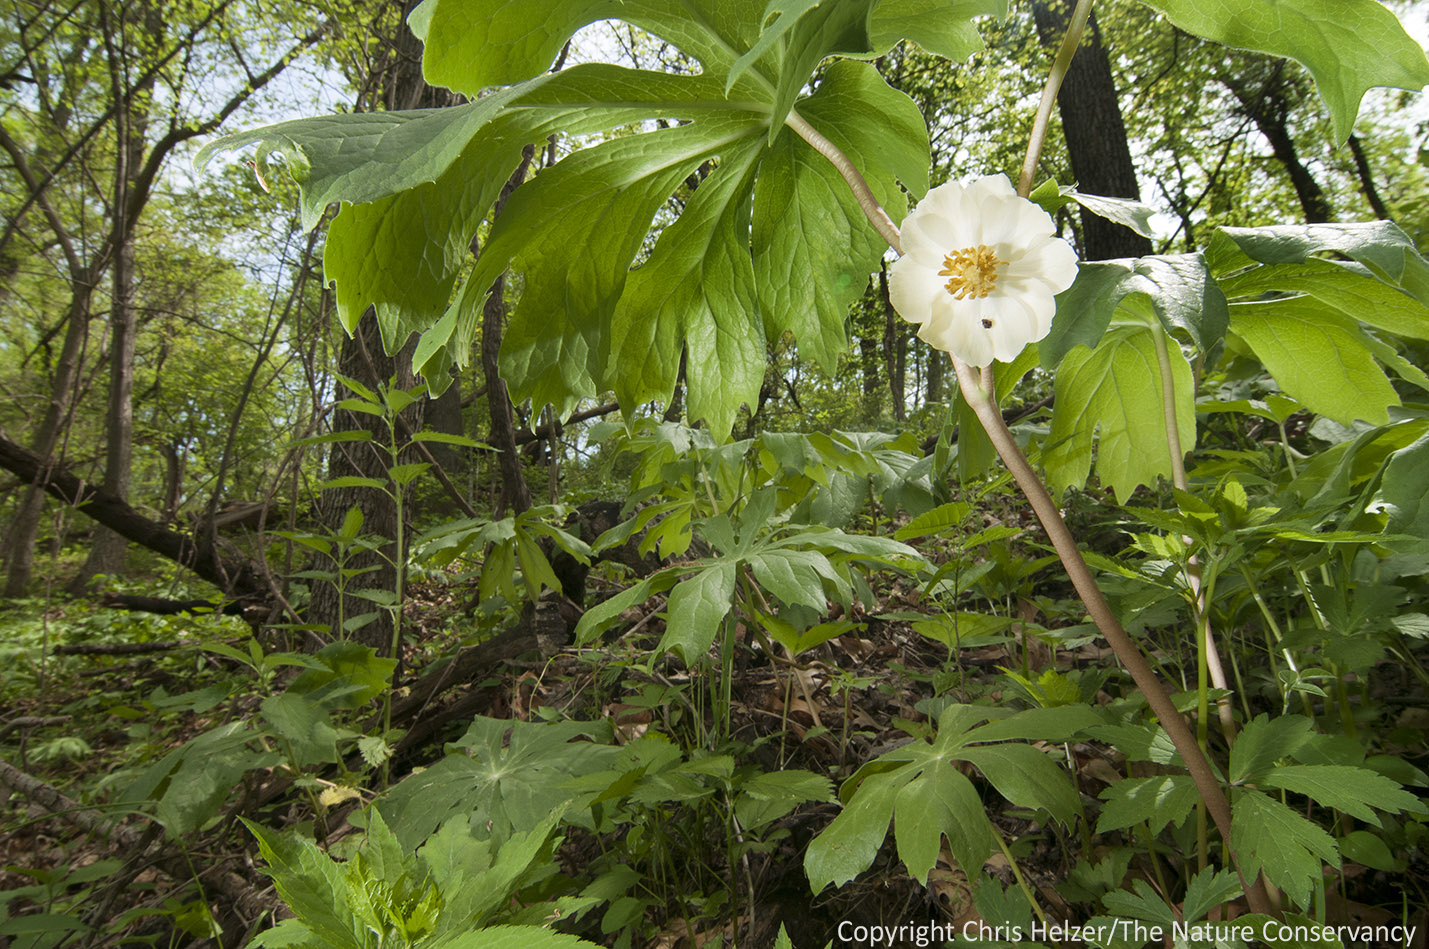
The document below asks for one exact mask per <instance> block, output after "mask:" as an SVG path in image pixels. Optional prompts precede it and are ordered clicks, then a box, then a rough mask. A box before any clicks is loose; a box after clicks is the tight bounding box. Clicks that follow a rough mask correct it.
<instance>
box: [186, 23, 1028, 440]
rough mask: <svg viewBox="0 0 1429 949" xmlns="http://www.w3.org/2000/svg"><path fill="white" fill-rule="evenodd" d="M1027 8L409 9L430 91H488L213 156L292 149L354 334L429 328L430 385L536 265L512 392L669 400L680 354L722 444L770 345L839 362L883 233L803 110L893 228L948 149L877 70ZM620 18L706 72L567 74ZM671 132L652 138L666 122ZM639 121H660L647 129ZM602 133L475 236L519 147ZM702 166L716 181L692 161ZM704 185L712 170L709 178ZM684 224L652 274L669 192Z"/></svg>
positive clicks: (694, 404)
mask: <svg viewBox="0 0 1429 949" xmlns="http://www.w3.org/2000/svg"><path fill="white" fill-rule="evenodd" d="M1005 6H1006V4H1005V0H959V2H955V3H952V4H948V3H932V2H930V0H883V2H882V3H879V2H877V0H845V2H834V0H824V2H816V0H789V2H775V3H770V4H768V6H767V8H766V6H765V4H763V3H760V2H754V0H533V2H531V3H529V4H524V5H523V8H522V10H521V15H520V16H519V17H514V16H510V15H509V14H510V10H509V3H508V2H506V0H428V2H427V3H425V4H423V5H422V7H421V8H419V9H418V11H416V12H415V13H414V15H413V17H412V19H411V22H412V26H413V28H414V30H416V31H417V32H418V34H419V35H420V36H422V37H423V38H424V40H425V41H426V43H427V48H426V53H425V59H424V68H425V70H426V73H427V76H428V78H429V80H431V81H433V82H436V83H440V84H443V85H447V86H449V87H451V88H453V89H456V90H458V91H461V92H464V93H466V94H467V95H469V96H476V95H477V93H479V92H482V91H483V90H485V89H488V88H489V87H492V86H497V85H504V84H507V83H517V85H513V86H509V87H507V88H504V89H501V90H499V91H496V92H494V93H490V94H487V95H483V96H481V97H480V98H478V99H475V101H473V102H471V103H469V104H468V105H464V106H458V107H455V108H452V109H442V110H428V111H422V112H413V113H388V114H381V115H359V116H330V117H325V118H321V119H309V120H300V121H297V122H288V123H283V124H281V125H277V126H273V127H271V128H269V129H263V130H258V131H256V132H250V133H244V134H242V135H237V136H231V137H229V138H227V139H223V140H221V141H219V142H216V143H213V144H212V145H210V146H209V147H208V148H207V149H205V152H204V154H203V155H202V156H201V160H206V159H207V158H208V157H210V156H211V155H212V154H214V153H215V152H216V151H219V150H223V149H231V148H237V147H241V146H244V145H251V144H257V145H258V151H259V157H260V160H263V161H266V159H267V158H268V156H269V155H270V154H273V153H277V154H280V155H281V156H282V157H283V159H284V161H285V164H286V165H287V167H288V169H289V170H290V172H291V173H292V174H293V176H294V178H295V179H296V180H297V181H298V183H299V185H300V188H301V191H302V203H303V215H304V220H305V222H306V223H308V224H309V225H311V224H314V223H315V222H316V221H317V220H318V219H319V218H320V217H321V215H322V213H323V211H324V209H325V208H326V207H327V206H328V205H329V204H331V203H334V202H338V203H341V204H343V205H344V207H343V210H342V211H341V213H339V215H338V216H337V218H336V219H335V220H334V221H333V223H332V226H331V230H330V235H329V239H328V244H327V251H326V254H325V256H324V266H325V271H326V275H327V278H328V279H329V280H330V281H332V282H333V284H334V286H335V293H336V299H337V304H338V310H339V316H340V318H341V319H342V321H343V323H344V325H345V326H347V327H348V328H349V330H351V328H352V327H353V326H355V324H356V322H357V320H358V319H360V318H361V316H362V314H363V313H364V312H366V311H367V308H368V307H369V305H371V306H373V307H374V312H375V314H376V318H377V320H378V321H379V324H380V327H381V330H382V337H383V343H384V346H385V347H386V348H387V349H388V350H389V351H396V350H397V349H398V348H400V347H401V346H402V345H404V344H405V343H406V341H407V339H408V338H409V337H410V336H411V334H412V333H414V332H420V333H422V334H423V336H422V339H421V341H420V343H419V345H418V348H417V353H416V357H415V362H416V363H417V366H418V368H419V370H420V371H421V372H422V373H423V374H424V375H425V376H427V377H428V380H429V382H430V383H431V387H432V389H433V390H434V391H440V389H441V388H443V387H444V386H445V384H446V376H447V371H448V370H449V369H450V367H451V366H452V365H454V364H455V365H461V364H463V363H465V361H466V360H467V359H468V358H469V356H470V351H471V343H472V341H473V339H474V337H475V335H476V332H477V328H478V327H479V326H480V319H481V315H482V310H483V304H484V301H485V298H486V295H487V291H488V288H489V287H490V286H491V285H492V283H493V281H494V280H495V279H496V278H497V277H498V276H500V275H501V274H503V273H504V272H505V271H507V269H508V268H510V269H514V270H515V271H517V272H518V273H519V274H521V275H522V277H523V280H521V281H519V282H516V283H515V286H516V287H517V288H519V302H518V303H517V305H516V309H515V312H514V314H513V317H512V321H511V325H510V328H509V330H508V332H507V335H506V338H505V342H504V345H503V351H502V359H501V364H502V372H503V374H504V375H505V376H506V377H507V379H508V382H509V383H510V385H511V387H512V390H513V395H514V396H515V397H516V398H518V399H519V398H531V399H533V400H534V401H535V402H536V403H537V404H542V403H546V402H550V403H552V404H554V405H555V406H556V407H557V408H558V409H559V410H561V411H562V412H565V411H567V410H569V409H571V408H572V407H573V406H574V404H575V403H576V401H578V400H579V399H580V398H583V397H586V396H589V395H593V394H595V393H596V392H598V391H602V390H606V389H612V390H614V391H615V392H616V393H617V395H618V396H619V397H620V399H621V400H622V402H625V403H627V404H635V403H637V402H641V401H647V400H650V399H666V398H668V397H669V396H670V394H671V392H672V391H673V388H674V384H675V378H676V375H677V373H678V370H679V366H680V361H681V356H682V354H683V353H684V352H685V351H686V350H687V349H688V352H689V356H690V358H689V359H688V360H687V378H688V393H689V404H690V410H691V414H692V416H697V417H703V418H705V419H707V420H708V421H709V422H710V425H711V428H712V429H713V431H714V432H715V433H716V434H717V435H719V436H723V435H725V434H726V433H727V432H728V431H729V429H730V426H731V425H732V423H733V419H734V415H735V412H736V410H737V409H738V407H739V405H740V403H742V402H752V401H753V400H754V399H755V397H756V396H757V393H758V386H759V383H760V381H761V379H762V376H763V369H764V363H765V346H766V341H767V340H769V339H773V338H776V337H778V336H780V335H782V334H783V333H785V332H786V331H789V332H792V333H793V334H794V335H795V336H796V338H797V339H798V340H799V341H800V343H801V344H802V345H803V346H804V347H805V349H806V352H808V353H810V354H812V355H814V356H815V357H816V358H819V359H820V360H821V361H823V362H824V363H826V364H827V365H829V366H830V367H832V365H833V362H834V360H835V358H836V356H837V354H838V353H839V352H841V351H842V348H843V346H844V345H845V339H846V337H845V330H844V321H845V318H846V313H847V306H848V304H849V303H850V302H851V301H852V300H853V299H854V298H855V297H856V296H857V295H858V294H859V293H860V292H861V291H862V288H863V287H864V286H865V284H866V281H867V276H868V273H869V272H870V271H871V270H873V269H875V268H876V267H877V266H878V261H879V259H880V257H881V255H882V253H883V252H884V249H885V247H884V244H883V243H882V241H881V239H880V238H879V237H878V235H877V233H876V232H875V231H874V230H873V228H872V226H871V225H870V224H868V222H867V221H866V220H865V219H864V217H863V215H862V213H861V212H860V211H859V209H858V207H857V205H856V203H855V202H854V201H853V198H852V196H851V194H850V193H849V191H848V189H847V186H846V185H845V184H844V183H843V181H842V180H841V179H840V178H839V176H838V175H837V174H836V173H835V172H834V170H833V169H832V167H831V166H830V165H829V163H828V162H827V160H826V159H824V158H823V157H822V156H821V155H819V154H818V153H817V152H816V151H815V150H814V149H813V148H812V147H810V146H809V145H808V144H807V143H805V142H804V141H803V140H802V139H801V138H799V137H798V136H797V135H795V134H794V133H793V132H792V131H791V130H790V129H789V128H787V127H786V126H785V125H784V119H785V117H786V116H787V115H789V113H790V112H791V111H793V110H795V109H797V110H798V111H799V114H800V116H801V117H802V118H803V119H805V120H807V121H808V122H810V123H811V124H813V125H814V127H815V128H817V129H818V130H819V131H820V132H821V133H822V134H823V135H825V136H827V137H828V138H829V139H830V140H832V141H834V142H835V143H836V144H838V145H839V146H840V147H841V148H843V149H844V150H845V151H846V152H847V153H848V154H849V155H850V156H851V157H853V159H854V160H855V161H856V162H858V163H859V165H860V166H861V169H862V171H863V173H864V176H865V177H866V178H867V179H868V181H869V183H870V185H871V186H872V187H873V189H874V191H875V193H876V194H877V195H878V196H879V198H880V199H881V200H882V201H883V202H884V203H885V205H886V206H887V207H888V209H889V211H890V213H891V214H892V215H893V217H894V218H895V219H898V218H901V217H902V215H903V213H904V210H905V209H906V200H907V199H906V197H905V196H904V191H903V190H901V189H900V188H899V183H900V182H901V183H902V185H903V186H904V188H906V189H907V192H908V193H911V194H912V195H914V196H915V197H917V196H921V195H922V194H923V193H924V191H926V188H927V167H928V163H929V158H928V140H927V130H926V127H925V125H924V123H923V119H922V116H921V114H920V113H919V111H918V109H917V107H916V106H915V105H914V104H913V102H912V101H911V100H910V99H908V98H907V97H906V96H904V95H903V94H901V93H899V92H896V91H895V90H893V89H891V88H890V87H889V86H888V85H887V84H886V83H884V82H883V80H882V79H881V78H880V77H879V76H878V75H877V72H876V71H875V70H874V69H873V67H872V66H870V65H868V64H866V63H860V62H852V61H846V62H837V63H834V64H833V65H832V66H831V67H830V68H828V69H827V70H825V71H824V73H823V74H822V75H821V76H820V77H819V81H818V83H817V89H816V90H815V91H814V92H813V94H811V95H807V96H804V97H803V98H799V97H800V94H801V93H802V91H803V90H804V89H806V88H807V86H808V85H809V84H810V82H811V78H812V75H813V72H814V69H815V67H816V66H818V64H819V63H820V62H822V61H823V60H824V59H826V58H827V57H829V56H830V55H835V54H847V55H852V56H855V57H860V58H867V57H871V56H874V55H877V54H879V53H881V52H884V51H886V50H887V49H888V47H890V46H891V45H892V44H893V43H894V42H895V41H896V40H897V39H898V38H899V36H900V35H907V36H909V37H911V38H913V39H914V40H915V41H917V42H919V43H922V44H923V45H925V46H926V47H927V48H929V49H932V50H934V51H936V52H941V53H945V54H959V55H962V54H966V53H967V52H969V51H970V50H971V49H973V48H974V47H975V45H976V34H975V30H973V28H972V26H971V24H970V21H971V18H972V17H974V16H978V15H983V14H988V13H993V14H997V13H1001V12H1003V11H1004V10H1005ZM601 19H620V20H624V21H625V22H628V23H632V24H634V25H635V26H638V27H641V28H643V29H646V30H649V31H650V32H652V33H654V34H656V35H657V36H660V37H662V38H663V39H665V40H667V41H668V42H670V43H671V44H673V45H674V46H676V47H678V48H679V49H680V50H682V51H683V52H684V53H686V54H688V55H689V56H690V57H691V58H692V59H694V60H696V61H697V62H698V63H699V64H700V67H701V71H700V73H699V74H697V75H688V74H686V75H668V74H663V73H649V72H641V71H638V70H630V69H624V68H620V67H615V66H609V65H601V64H586V65H581V66H576V67H573V68H570V69H567V70H564V71H562V72H560V73H556V74H548V73H545V70H546V69H547V68H548V67H549V65H550V64H551V62H552V60H553V59H554V58H555V57H556V55H557V54H558V53H559V52H560V50H561V48H562V46H563V45H564V44H565V42H566V41H567V40H568V39H569V37H570V36H571V34H572V33H573V32H574V31H575V30H577V29H579V28H580V27H582V26H584V25H586V24H588V23H591V22H595V21H596V20H601ZM651 119H656V120H659V127H658V128H652V127H651V125H649V124H645V125H643V126H642V125H641V123H648V120H651ZM632 128H640V129H643V131H639V132H636V133H635V134H629V130H630V129H632ZM617 130H620V134H619V135H618V136H617V137H614V138H607V139H606V140H604V141H596V143H595V144H593V145H590V146H589V147H584V148H581V149H579V150H578V151H576V152H574V153H573V154H571V155H569V156H568V157H566V158H565V159H564V160H562V161H561V162H559V163H557V164H556V165H555V166H554V167H552V168H548V169H544V170H542V171H541V172H540V173H539V174H538V175H536V176H535V178H534V179H532V180H531V181H528V182H527V183H526V184H524V185H523V186H522V187H520V188H518V189H517V190H516V191H515V192H514V193H513V195H512V197H511V199H510V201H509V203H508V204H507V205H506V207H505V208H504V210H503V212H502V214H501V215H500V219H499V220H498V221H497V222H496V224H495V226H494V227H493V229H492V232H491V234H490V235H489V237H488V238H487V239H486V241H485V242H484V246H483V247H482V248H481V254H480V257H479V260H478V262H477V264H476V266H475V269H474V270H473V271H472V272H470V273H469V274H466V275H465V278H464V279H465V284H464V286H462V287H460V291H459V292H457V293H456V297H455V300H454V301H453V299H452V297H453V293H454V292H456V291H457V290H458V281H459V280H460V279H462V276H463V271H464V270H465V269H466V268H467V267H468V260H469V248H470V246H471V244H472V239H473V237H474V235H475V234H476V233H477V229H478V227H479V226H480V225H481V223H482V222H483V221H484V220H485V219H486V217H487V215H488V214H489V212H490V209H491V206H492V204H493V202H494V201H495V198H496V197H497V195H498V194H499V193H500V191H501V188H502V186H503V185H504V184H505V182H506V181H507V179H508V178H509V176H510V173H511V171H512V170H513V168H515V167H516V165H517V164H518V163H519V161H520V157H521V153H522V150H523V148H526V147H528V146H530V145H532V144H536V143H542V142H544V141H545V140H546V139H547V138H548V137H549V136H550V135H553V134H556V133H563V134H565V135H567V136H571V138H570V139H569V140H570V141H573V142H577V143H581V142H587V141H590V139H588V138H580V136H591V135H596V136H600V135H601V134H603V133H610V132H612V131H617ZM696 172H699V173H700V175H696ZM701 176H703V177H701ZM672 195H673V196H675V197H676V198H678V199H679V206H680V208H681V210H682V212H683V213H682V214H681V215H680V217H679V220H678V221H676V222H675V223H674V224H673V225H671V226H668V227H666V228H665V229H664V231H663V232H662V233H661V235H660V239H659V241H658V242H657V243H656V244H655V247H654V250H653V252H651V254H650V256H649V258H648V260H645V261H643V262H642V263H640V265H639V266H638V267H636V268H635V269H634V270H633V271H632V269H631V268H632V265H633V264H635V263H636V262H637V256H638V255H639V254H640V253H641V251H642V249H643V248H645V247H647V246H648V244H647V234H648V232H649V231H650V228H651V226H652V221H654V220H655V219H656V216H657V213H658V212H660V211H661V209H662V208H665V207H668V206H669V201H670V199H671V196H672Z"/></svg>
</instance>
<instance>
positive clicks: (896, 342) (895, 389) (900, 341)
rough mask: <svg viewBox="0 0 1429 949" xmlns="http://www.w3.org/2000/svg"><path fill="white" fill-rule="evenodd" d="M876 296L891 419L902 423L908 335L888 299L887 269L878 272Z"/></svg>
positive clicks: (904, 414)
mask: <svg viewBox="0 0 1429 949" xmlns="http://www.w3.org/2000/svg"><path fill="white" fill-rule="evenodd" d="M878 296H879V298H880V299H881V300H882V301H883V362H884V369H885V370H886V371H887V373H888V394H889V396H890V397H891V398H892V400H893V418H894V420H895V421H899V422H901V421H903V419H904V418H905V417H906V416H907V414H908V413H907V409H906V407H905V406H904V404H903V381H904V380H903V376H904V368H905V366H906V365H907V360H908V333H907V331H906V330H905V328H904V323H903V320H902V318H901V317H899V315H898V313H897V311H896V310H894V309H893V301H892V300H890V299H889V298H888V268H887V266H885V267H884V268H883V269H882V270H880V271H879V272H878Z"/></svg>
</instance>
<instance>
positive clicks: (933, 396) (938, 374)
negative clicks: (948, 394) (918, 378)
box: [927, 346, 948, 404]
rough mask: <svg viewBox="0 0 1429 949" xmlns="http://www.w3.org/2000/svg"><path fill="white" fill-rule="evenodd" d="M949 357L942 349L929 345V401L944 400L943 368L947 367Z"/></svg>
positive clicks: (930, 402)
mask: <svg viewBox="0 0 1429 949" xmlns="http://www.w3.org/2000/svg"><path fill="white" fill-rule="evenodd" d="M947 364H948V357H947V356H944V355H943V352H942V350H939V349H934V348H932V347H931V346H930V347H928V389H927V392H928V403H929V404H932V403H935V402H941V401H943V370H944V369H945V368H946V367H947Z"/></svg>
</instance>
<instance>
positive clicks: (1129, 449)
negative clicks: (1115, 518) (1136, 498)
mask: <svg viewBox="0 0 1429 949" xmlns="http://www.w3.org/2000/svg"><path fill="white" fill-rule="evenodd" d="M1153 332H1155V333H1160V332H1162V330H1161V328H1160V327H1159V326H1158V327H1151V328H1149V329H1148V328H1139V327H1117V328H1115V329H1113V330H1111V331H1110V332H1108V333H1107V334H1106V336H1105V337H1104V338H1103V339H1102V342H1101V343H1100V344H1098V346H1097V348H1096V349H1094V350H1089V349H1087V348H1085V347H1081V346H1079V347H1077V348H1076V349H1073V350H1072V351H1071V352H1070V353H1068V354H1067V356H1066V357H1065V358H1064V359H1063V360H1062V363H1061V365H1060V366H1058V367H1057V376H1056V381H1055V391H1056V397H1057V400H1056V408H1055V410H1054V412H1053V414H1052V430H1051V433H1050V434H1049V435H1048V437H1047V447H1046V448H1045V449H1044V451H1043V456H1042V463H1043V465H1044V466H1045V467H1046V469H1047V474H1048V476H1049V477H1050V478H1051V480H1052V483H1053V484H1054V485H1056V486H1057V488H1058V489H1059V490H1061V489H1065V488H1067V487H1081V486H1082V485H1083V484H1084V483H1085V482H1086V478H1087V471H1088V469H1089V468H1090V466H1091V462H1092V442H1093V440H1096V441H1097V442H1098V448H1097V474H1098V475H1099V476H1100V477H1101V480H1102V482H1103V483H1104V484H1107V485H1109V486H1110V487H1112V488H1113V489H1115V491H1116V495H1117V499H1118V500H1119V501H1120V502H1121V503H1123V504H1124V503H1126V499H1127V498H1128V497H1130V496H1131V492H1132V491H1134V490H1135V489H1136V488H1137V486H1139V485H1143V484H1155V483H1156V478H1157V477H1158V476H1163V477H1167V478H1169V477H1170V476H1171V452H1170V449H1169V448H1168V447H1167V441H1166V416H1165V413H1164V410H1163V408H1162V392H1161V370H1160V367H1159V364H1158V361H1157V357H1156V343H1155V340H1154V339H1153V338H1152V336H1151V334H1152V333H1153ZM1167 355H1168V356H1169V358H1170V363H1171V375H1172V381H1173V384H1174V387H1175V394H1176V405H1175V409H1176V427H1177V430H1178V432H1179V434H1180V440H1181V448H1182V450H1183V451H1190V450H1191V449H1192V447H1193V446H1194V445H1195V441H1196V409H1195V404H1194V402H1193V401H1192V399H1193V392H1194V383H1193V380H1192V377H1191V367H1190V364H1189V363H1187V362H1186V357H1185V356H1184V355H1183V354H1182V352H1181V347H1180V346H1178V345H1176V343H1175V342H1174V341H1168V343H1167Z"/></svg>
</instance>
